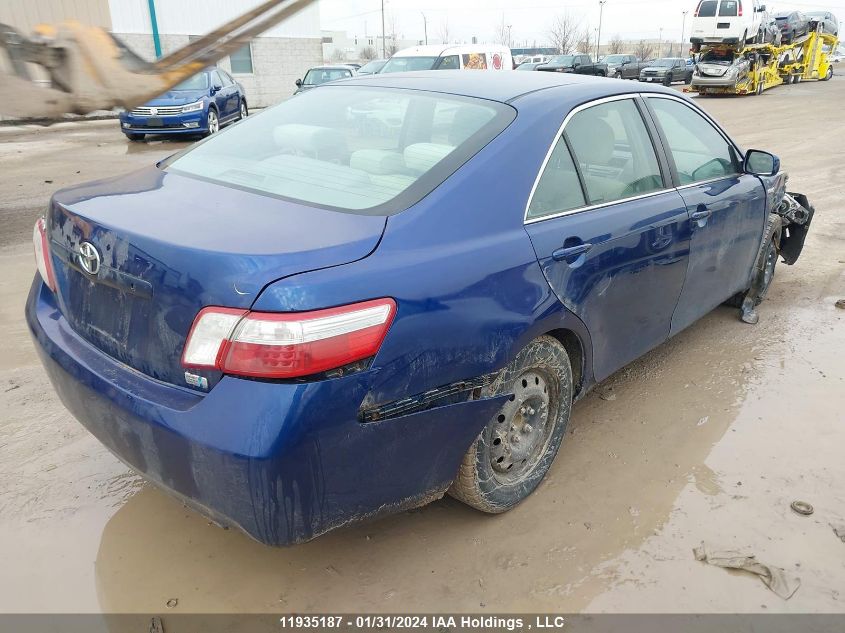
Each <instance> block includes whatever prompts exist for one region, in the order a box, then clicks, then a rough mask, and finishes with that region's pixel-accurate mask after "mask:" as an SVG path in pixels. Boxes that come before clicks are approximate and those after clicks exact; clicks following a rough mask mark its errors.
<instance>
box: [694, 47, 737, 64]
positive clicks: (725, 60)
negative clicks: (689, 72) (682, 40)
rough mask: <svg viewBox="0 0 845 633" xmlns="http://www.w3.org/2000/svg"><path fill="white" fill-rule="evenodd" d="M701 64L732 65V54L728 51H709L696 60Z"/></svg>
mask: <svg viewBox="0 0 845 633" xmlns="http://www.w3.org/2000/svg"><path fill="white" fill-rule="evenodd" d="M698 61H699V63H701V64H727V65H730V64H733V61H734V54H733V51H729V50H723V51H718V50H709V51H707V52H706V53H704V54H703V55H702V56H701V59H699V60H698Z"/></svg>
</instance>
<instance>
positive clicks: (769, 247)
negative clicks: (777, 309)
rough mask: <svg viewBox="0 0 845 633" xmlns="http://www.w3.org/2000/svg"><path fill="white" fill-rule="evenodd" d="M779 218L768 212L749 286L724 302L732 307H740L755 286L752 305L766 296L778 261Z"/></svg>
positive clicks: (758, 302)
mask: <svg viewBox="0 0 845 633" xmlns="http://www.w3.org/2000/svg"><path fill="white" fill-rule="evenodd" d="M780 233H781V219H780V216H779V215H775V214H769V219H768V221H767V222H766V232H765V233H764V234H763V239H762V240H761V245H760V252H759V253H758V254H757V259H756V260H755V262H754V273H753V275H754V276H753V278H752V280H751V288H749V289H748V290H744V291H742V292H738V293H737V294H735V295H734V296H733V297H731V298H730V299H728V300H727V301H726V302H725V305H729V306H731V307H732V308H741V307H742V301H743V299H745V295H747V294H748V292H749V290H751V289H754V288H756V293H757V296H756V297H754V305H755V306H758V305H760V304H761V303H762V302H763V299H765V298H766V294H768V292H769V287H770V286H771V285H772V280H773V279H774V277H775V268H776V267H777V263H778V244H779V243H780Z"/></svg>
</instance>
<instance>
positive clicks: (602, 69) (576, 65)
mask: <svg viewBox="0 0 845 633" xmlns="http://www.w3.org/2000/svg"><path fill="white" fill-rule="evenodd" d="M537 70H542V71H546V72H555V73H576V74H578V75H596V76H597V77H607V64H603V63H596V62H594V61H593V59H592V58H591V57H590V56H589V55H584V54H577V55H557V56H555V57H552V58H551V59H550V60H549V61H548V62H546V63H545V64H542V65H540V66H538V67H537Z"/></svg>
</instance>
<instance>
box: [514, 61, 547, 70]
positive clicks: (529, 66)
mask: <svg viewBox="0 0 845 633" xmlns="http://www.w3.org/2000/svg"><path fill="white" fill-rule="evenodd" d="M544 63H545V62H522V63H521V64H520V65H519V66H517V67H516V68H514V70H537V68H538V67H539V66H542V65H543V64H544Z"/></svg>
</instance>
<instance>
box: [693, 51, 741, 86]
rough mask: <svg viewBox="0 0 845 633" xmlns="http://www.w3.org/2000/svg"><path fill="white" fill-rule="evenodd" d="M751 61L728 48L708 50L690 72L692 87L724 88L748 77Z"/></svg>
mask: <svg viewBox="0 0 845 633" xmlns="http://www.w3.org/2000/svg"><path fill="white" fill-rule="evenodd" d="M750 69H751V63H750V62H749V61H748V59H746V58H745V57H744V56H743V55H738V54H737V53H735V52H734V51H732V50H730V49H718V50H709V51H707V52H706V53H704V54H703V55H701V57H700V58H699V60H698V63H696V65H695V69H694V70H693V74H692V81H691V82H690V83H691V85H692V86H693V87H706V88H726V87H731V86H735V85H736V84H737V82H739V81H742V80H744V79H745V78H746V77H748V71H749V70H750Z"/></svg>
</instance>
